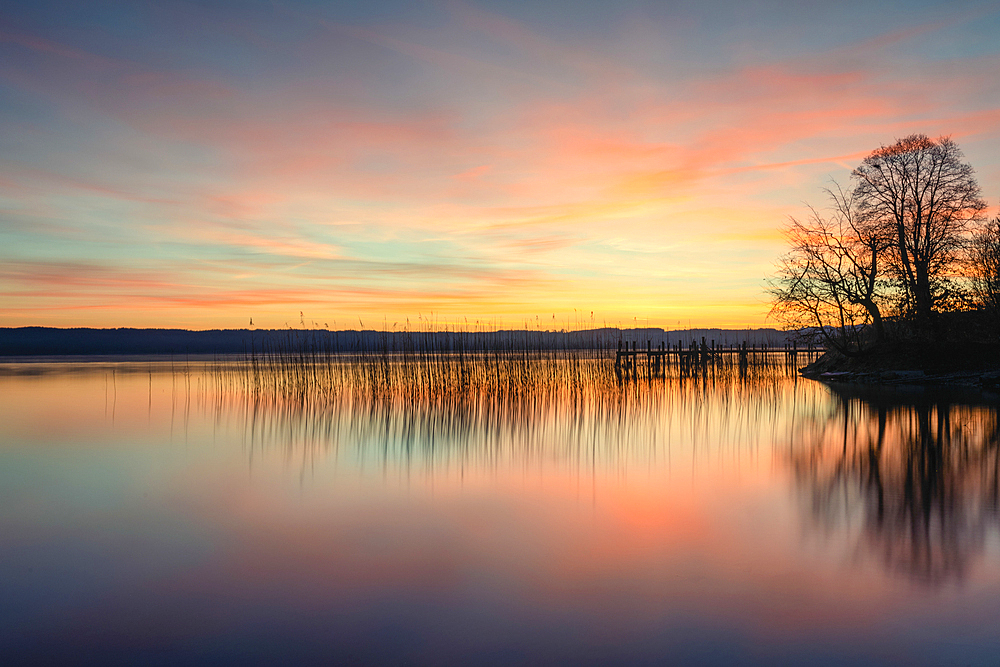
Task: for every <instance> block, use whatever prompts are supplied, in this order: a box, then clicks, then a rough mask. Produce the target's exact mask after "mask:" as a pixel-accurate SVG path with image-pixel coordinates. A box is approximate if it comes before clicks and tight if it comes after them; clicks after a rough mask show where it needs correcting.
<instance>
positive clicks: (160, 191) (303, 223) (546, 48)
mask: <svg viewBox="0 0 1000 667" xmlns="http://www.w3.org/2000/svg"><path fill="white" fill-rule="evenodd" d="M914 132H920V133H925V134H928V135H930V136H934V137H936V136H939V135H951V136H952V137H953V138H954V139H955V140H956V141H957V142H958V144H959V146H960V147H961V148H962V149H963V151H964V153H965V156H966V158H967V159H968V161H969V162H970V163H971V164H972V165H973V166H974V167H975V169H976V172H977V175H978V178H979V182H980V185H981V186H982V188H983V195H984V196H985V198H986V199H987V201H988V202H989V204H990V205H991V210H990V212H991V213H995V212H996V210H997V208H996V204H997V203H998V201H1000V2H987V3H982V2H975V3H971V2H947V3H941V2H937V3H920V2H913V1H912V0H908V1H906V2H895V3H883V2H871V0H868V1H866V2H829V1H827V2H818V3H784V2H764V3H762V2H749V3H748V2H735V1H733V2H716V1H712V0H707V1H706V0H699V1H697V2H646V3H633V2H580V1H577V2H513V1H507V2H489V3H487V2H473V3H466V2H454V3H453V2H429V3H422V2H370V3H357V2H347V3H326V2H281V1H275V2H193V1H192V2H176V1H174V0H159V1H155V2H154V1H150V2H132V3H120V2H115V3H110V2H109V3H103V2H89V1H88V2H68V1H67V2H48V1H46V0H41V1H36V2H31V3H23V2H8V1H2V2H0V326H23V325H47V326H101V327H119V326H136V327H187V328H197V329H204V328H238V327H246V326H247V325H248V324H249V320H250V318H251V317H252V318H253V321H254V325H255V326H256V327H268V328H271V327H284V326H294V327H299V326H302V324H303V323H304V324H305V325H306V326H314V323H315V325H318V326H325V325H328V326H329V327H330V328H337V329H349V328H360V327H361V326H362V325H363V326H364V327H365V328H381V327H382V326H386V327H387V328H392V327H393V326H394V325H395V326H396V327H397V328H401V327H403V326H406V322H407V321H409V325H410V326H411V327H416V326H422V327H426V326H428V324H427V322H428V321H430V322H431V324H432V325H434V326H443V325H445V324H447V325H451V324H455V323H461V324H463V325H464V324H465V323H466V322H468V325H469V326H474V325H475V323H476V322H477V321H478V322H479V323H484V322H488V323H490V324H491V325H492V326H500V325H502V326H503V327H505V328H519V327H522V326H524V325H525V323H528V324H529V326H531V327H535V326H540V327H542V328H562V327H565V326H577V327H579V326H590V325H591V323H593V324H595V325H597V326H602V325H604V324H607V325H609V326H617V325H622V326H632V325H633V324H639V325H643V326H645V325H647V324H648V325H649V326H660V327H664V328H668V329H669V328H682V327H683V328H686V327H687V326H688V325H689V324H690V325H692V326H723V327H744V326H762V325H766V324H768V323H769V322H768V321H767V320H766V315H767V312H768V303H767V298H766V295H765V294H764V291H763V288H764V279H765V277H766V276H767V275H768V274H769V273H770V272H771V271H772V268H773V266H774V262H775V260H776V259H777V257H778V256H779V255H780V254H781V253H782V252H783V245H784V244H783V240H782V237H781V228H782V226H783V225H784V223H785V221H786V220H787V218H788V216H789V215H802V214H803V213H804V211H805V203H806V202H811V203H814V204H817V205H823V204H824V203H825V200H824V195H823V193H822V188H823V187H826V186H828V185H830V183H831V179H838V180H839V181H840V182H842V183H845V184H846V183H847V182H848V181H849V173H850V170H851V168H852V167H853V166H855V165H856V164H857V163H858V162H860V160H861V159H862V158H863V157H864V155H865V154H867V153H868V152H870V151H871V150H872V149H874V148H877V147H878V146H879V145H880V144H888V143H891V142H893V141H894V140H895V139H896V138H899V137H902V136H905V135H907V134H910V133H914ZM300 312H301V313H302V314H301V315H300ZM536 318H537V319H536Z"/></svg>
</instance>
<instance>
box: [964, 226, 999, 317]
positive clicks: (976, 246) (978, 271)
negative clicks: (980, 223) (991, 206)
mask: <svg viewBox="0 0 1000 667" xmlns="http://www.w3.org/2000/svg"><path fill="white" fill-rule="evenodd" d="M969 260H970V261H969V268H970V271H969V273H970V278H971V279H972V291H973V293H974V295H975V298H976V301H978V305H979V306H981V307H983V308H985V309H986V310H987V311H989V312H990V313H992V314H993V315H994V316H997V315H1000V217H998V218H995V219H993V220H992V221H990V222H989V223H988V224H986V225H985V226H984V227H983V228H982V229H981V230H980V231H979V232H977V233H976V234H975V236H973V237H972V243H971V244H970V247H969Z"/></svg>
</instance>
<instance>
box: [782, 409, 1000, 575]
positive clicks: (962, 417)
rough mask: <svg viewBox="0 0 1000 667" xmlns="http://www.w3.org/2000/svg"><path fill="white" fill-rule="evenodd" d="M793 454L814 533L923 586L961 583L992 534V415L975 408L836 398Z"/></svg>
mask: <svg viewBox="0 0 1000 667" xmlns="http://www.w3.org/2000/svg"><path fill="white" fill-rule="evenodd" d="M834 395H835V398H836V401H835V403H834V407H833V409H832V410H831V411H830V412H829V413H827V414H824V415H815V416H812V417H810V418H809V419H807V420H806V421H805V422H804V423H800V424H799V425H798V426H797V427H796V429H795V430H794V432H793V433H794V435H793V443H792V447H791V449H790V457H791V463H792V468H793V470H794V475H795V479H796V482H797V487H798V489H799V490H800V491H802V492H803V498H804V500H805V502H806V503H807V505H808V507H809V508H810V511H811V517H812V519H813V520H814V521H815V523H816V524H817V525H818V526H819V527H821V528H822V529H823V530H824V531H825V532H827V533H836V532H847V533H848V534H849V535H850V538H849V539H850V541H851V543H852V545H853V547H854V548H856V554H857V555H858V556H859V557H862V558H864V557H872V556H873V557H875V558H876V559H878V560H879V561H880V562H881V563H882V564H883V565H884V566H885V567H886V568H887V569H889V570H892V571H898V572H902V573H904V574H906V575H907V576H910V577H913V578H914V579H916V580H919V581H921V582H925V583H927V584H931V585H936V584H940V583H943V582H946V581H954V580H961V579H963V578H964V577H965V576H966V575H967V574H968V573H969V571H970V567H971V566H972V565H973V564H974V562H975V561H976V560H977V559H978V558H980V557H981V555H982V554H983V552H984V545H985V542H986V539H987V537H988V536H989V535H990V534H994V535H995V534H996V532H997V530H998V527H1000V521H998V493H1000V423H998V419H997V406H996V405H990V404H986V403H984V402H983V401H982V399H981V398H973V399H972V400H971V401H970V400H956V397H955V396H954V395H952V396H950V397H949V396H948V395H947V394H946V393H944V392H942V393H940V395H938V396H934V395H926V396H924V395H920V396H918V397H916V398H915V397H913V396H912V395H911V396H909V397H907V396H905V395H902V394H900V393H898V392H891V391H881V392H880V391H877V390H870V391H856V390H855V391H850V390H844V389H836V390H834Z"/></svg>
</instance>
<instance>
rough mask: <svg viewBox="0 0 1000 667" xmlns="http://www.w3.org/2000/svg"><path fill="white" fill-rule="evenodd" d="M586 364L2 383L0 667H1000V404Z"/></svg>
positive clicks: (786, 369)
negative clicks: (434, 384) (487, 373)
mask: <svg viewBox="0 0 1000 667" xmlns="http://www.w3.org/2000/svg"><path fill="white" fill-rule="evenodd" d="M338 363H339V362H338ZM386 363H390V362H386ZM435 363H436V362H435ZM574 363H577V364H578V362H573V361H568V360H555V361H552V360H550V362H549V364H550V365H551V366H552V367H553V368H555V369H556V370H553V371H552V372H551V373H550V374H549V375H545V377H541V375H539V376H538V377H535V376H532V377H533V378H534V379H532V380H531V381H530V382H526V383H522V385H521V386H519V387H518V388H517V389H516V391H515V390H510V391H506V390H498V389H497V387H507V386H510V384H509V383H508V384H504V383H505V382H508V381H507V380H506V379H505V378H507V377H508V375H509V374H510V373H511V372H512V371H511V370H510V369H501V370H500V371H498V372H497V377H496V379H495V381H494V380H491V381H490V382H493V384H491V385H489V386H487V385H485V384H482V383H479V384H474V385H461V387H465V389H462V388H461V387H459V389H455V388H454V387H450V388H445V389H442V390H440V391H430V390H427V385H426V384H424V385H421V386H420V387H411V386H408V385H407V384H406V383H405V382H402V381H400V380H399V379H398V377H396V379H393V377H395V376H392V375H391V373H389V372H388V371H386V373H387V374H386V375H385V376H384V383H383V384H382V385H379V386H375V385H376V384H377V383H375V380H373V379H372V378H374V377H375V376H374V375H373V373H375V371H374V370H371V369H370V370H371V373H372V374H371V375H368V376H365V377H367V379H365V377H362V375H363V372H362V374H361V375H357V376H353V377H354V379H353V380H349V381H341V380H337V381H336V382H333V381H329V380H328V381H325V382H323V383H321V384H322V387H323V389H322V391H318V392H316V395H311V394H310V393H309V392H308V391H306V392H299V391H298V390H294V391H292V390H275V389H274V388H275V387H276V386H278V385H277V384H275V383H271V384H270V385H266V384H265V385H262V384H259V383H258V384H254V383H253V382H250V381H248V378H249V377H250V375H249V373H251V371H249V370H248V369H247V368H246V367H245V364H241V363H240V362H237V361H233V362H229V363H221V364H220V363H216V362H209V361H201V360H196V361H183V360H166V361H164V360H155V359H154V360H149V359H147V360H135V361H127V362H120V361H114V360H108V359H104V360H96V361H88V362H72V361H71V362H60V363H55V362H51V361H49V362H20V363H3V364H0V655H2V656H4V658H3V662H4V663H5V664H39V663H46V662H58V663H65V664H74V663H105V664H116V663H117V664H121V663H141V664H169V665H174V664H215V663H239V664H246V663H250V664H275V663H281V664H286V663H289V664H291V663H324V664H359V665H365V664H376V665H381V664H388V665H398V664H416V665H462V664H482V665H491V664H497V665H500V664H572V665H581V664H582V665H586V664H595V665H596V664H616V663H617V664H621V663H627V664H664V663H668V664H707V665H711V664H733V663H737V664H760V665H765V664H766V665H773V664H797V663H805V662H808V663H809V664H844V663H849V664H901V665H902V664H905V665H935V664H952V663H954V664H965V665H995V664H997V663H998V662H1000V624H998V622H997V619H998V618H1000V514H998V510H1000V421H998V411H997V404H996V403H995V402H993V399H991V398H990V397H984V396H983V395H979V394H962V393H957V392H956V391H954V390H951V391H945V390H937V391H935V390H932V389H925V390H922V389H913V388H911V389H906V388H897V389H891V390H889V389H885V390H876V389H871V388H869V389H867V390H850V389H846V388H839V389H838V388H831V387H827V386H825V385H822V384H819V383H816V382H812V381H809V380H804V379H800V378H798V377H797V375H796V373H795V369H794V366H790V365H787V364H782V363H779V362H775V363H773V364H771V365H768V366H766V367H762V368H760V369H755V370H753V371H752V372H748V373H741V372H740V370H739V369H738V368H719V369H714V368H713V369H709V370H708V371H706V372H695V373H691V374H681V373H678V372H673V371H668V372H665V373H664V374H663V376H662V377H654V378H642V377H640V378H636V379H629V378H627V377H626V378H625V379H623V380H620V381H619V379H618V378H614V377H613V376H611V375H609V374H608V373H607V372H606V371H607V368H608V364H610V363H611V362H609V361H608V360H601V359H597V360H590V361H587V362H586V363H587V364H590V365H589V366H587V367H586V368H585V369H584V371H583V372H581V371H580V370H579V369H577V370H573V371H566V368H565V366H567V365H570V366H572V365H573V364H574ZM578 365H579V364H578ZM483 367H484V368H485V367H486V366H483ZM588 368H589V369H590V370H587V369H588ZM594 368H597V369H599V372H598V371H594V370H593V369H594ZM351 369H352V364H351V363H350V361H347V362H345V363H344V364H343V367H338V368H337V369H334V370H333V371H329V370H328V369H327V370H325V371H324V372H329V373H332V374H333V375H336V376H337V377H341V378H343V377H347V376H348V375H349V374H350V373H352V372H356V371H354V370H351ZM421 372H422V371H421ZM455 372H456V373H464V372H465V371H464V370H457V371H455ZM539 373H540V374H542V375H544V374H545V373H549V371H539ZM567 373H569V374H567ZM333 375H331V377H332V376H333ZM358 378H361V379H358ZM539 378H541V379H539ZM567 378H569V379H567ZM306 383H307V384H308V379H307V381H306ZM373 383H375V384H373ZM269 387H270V388H269ZM490 387H492V389H491V388H490ZM993 398H994V399H995V397H993Z"/></svg>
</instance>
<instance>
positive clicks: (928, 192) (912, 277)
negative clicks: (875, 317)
mask: <svg viewBox="0 0 1000 667" xmlns="http://www.w3.org/2000/svg"><path fill="white" fill-rule="evenodd" d="M851 175H852V177H853V178H854V181H855V187H854V195H855V197H856V199H857V204H858V213H859V215H860V216H861V217H862V218H864V219H865V220H866V221H867V222H869V223H871V224H878V225H881V226H884V227H885V228H886V230H887V231H888V232H889V234H890V235H891V236H892V238H893V241H894V243H893V244H892V250H893V252H892V254H891V255H890V257H891V259H892V266H893V268H894V272H895V275H896V278H897V280H898V281H899V283H900V285H901V287H902V289H903V294H904V295H905V302H904V306H905V310H906V311H908V312H909V313H910V314H912V315H914V316H915V317H916V320H917V322H918V323H920V324H921V325H924V326H926V324H927V323H928V321H929V320H930V317H931V313H932V312H933V310H934V308H935V306H936V305H937V304H938V303H939V302H940V301H941V299H942V298H944V297H945V296H946V287H947V280H946V278H947V276H948V273H949V271H950V270H952V269H953V268H955V267H956V265H957V262H958V260H959V257H960V250H961V248H962V246H963V244H964V243H965V241H966V240H967V232H969V231H970V227H971V226H972V225H973V224H974V223H976V222H979V221H981V220H982V218H981V216H982V212H983V210H984V209H985V208H986V202H985V201H983V199H982V198H981V197H980V190H979V184H978V183H977V182H976V178H975V175H974V172H973V169H972V167H971V166H970V165H969V164H968V163H966V162H964V156H963V155H962V151H961V150H960V149H959V147H958V144H956V143H955V142H954V141H952V140H951V139H949V138H947V137H942V138H941V139H938V140H937V141H934V140H932V139H929V138H928V137H927V136H925V135H923V134H914V135H910V136H908V137H906V138H904V139H900V140H898V141H897V142H896V143H894V144H892V145H891V146H882V147H881V148H879V149H878V150H875V151H873V152H872V153H871V154H870V155H869V156H868V157H866V158H865V159H864V161H863V162H862V163H861V165H860V166H859V167H858V168H857V169H855V170H854V171H853V172H852V174H851Z"/></svg>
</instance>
